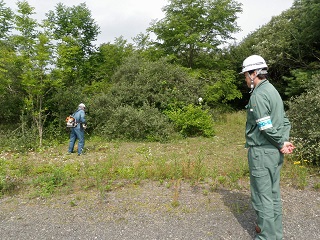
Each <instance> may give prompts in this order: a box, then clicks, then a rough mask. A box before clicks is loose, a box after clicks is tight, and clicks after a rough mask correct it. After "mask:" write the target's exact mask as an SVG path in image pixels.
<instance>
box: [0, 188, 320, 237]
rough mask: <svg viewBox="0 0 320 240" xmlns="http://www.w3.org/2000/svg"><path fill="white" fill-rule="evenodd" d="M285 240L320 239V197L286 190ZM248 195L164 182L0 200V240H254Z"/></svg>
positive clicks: (283, 194)
mask: <svg viewBox="0 0 320 240" xmlns="http://www.w3.org/2000/svg"><path fill="white" fill-rule="evenodd" d="M282 198H283V214H284V235H285V238H284V239H297V240H303V239H306V240H316V239H320V237H319V236H320V234H319V226H320V192H316V191H312V190H303V191H301V190H296V189H293V188H288V187H286V188H282ZM254 221H255V214H254V212H253V210H252V208H251V204H250V196H249V191H247V190H237V191H236V190H233V191H230V190H221V189H220V190H214V191H210V189H208V188H207V187H206V186H203V185H201V186H199V185H198V186H190V184H186V183H182V184H180V185H179V187H176V188H175V187H174V186H173V185H171V186H168V185H165V184H162V185H160V184H159V183H158V182H145V183H141V184H139V185H137V186H126V187H122V188H119V189H117V190H114V191H111V192H107V193H104V194H102V195H101V194H100V193H97V191H89V192H82V193H77V194H76V195H68V196H60V197H55V198H54V199H32V200H29V199H28V198H23V197H17V196H15V197H5V198H2V199H0V239H3V240H11V239H12V240H27V239H110V240H125V239H128V240H129V239H130V240H136V239H137V240H138V239H146V240H151V239H154V240H156V239H157V240H164V239H170V240H172V239H179V240H188V239H190V240H200V239H203V240H204V239H223V240H226V239H253V237H254Z"/></svg>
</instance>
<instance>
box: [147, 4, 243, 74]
mask: <svg viewBox="0 0 320 240" xmlns="http://www.w3.org/2000/svg"><path fill="white" fill-rule="evenodd" d="M163 10H164V12H165V17H164V18H163V19H162V20H160V21H157V22H154V23H153V24H152V25H151V27H150V28H149V29H148V31H150V32H153V33H154V34H155V35H156V37H157V41H156V45H157V46H159V47H160V48H162V49H164V51H165V53H166V54H168V55H174V56H175V57H176V58H177V59H178V60H179V61H180V62H181V63H182V64H183V65H184V66H186V67H190V68H193V67H197V66H194V63H195V59H197V57H198V56H199V54H200V53H201V52H205V53H210V52H212V51H215V50H217V48H218V46H219V45H221V44H223V43H225V41H226V40H228V39H230V38H231V34H232V33H234V32H236V31H237V30H238V29H239V28H238V26H237V24H236V22H235V21H236V19H237V16H236V14H237V13H239V12H241V8H240V4H239V3H237V2H235V1H233V0H170V1H169V5H167V6H165V7H164V8H163Z"/></svg>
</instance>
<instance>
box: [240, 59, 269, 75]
mask: <svg viewBox="0 0 320 240" xmlns="http://www.w3.org/2000/svg"><path fill="white" fill-rule="evenodd" d="M263 68H268V66H267V64H266V61H265V60H264V59H263V58H262V57H261V56H259V55H251V56H250V57H247V58H246V59H245V60H244V61H243V64H242V72H241V73H239V74H243V73H245V72H248V71H251V70H256V69H263Z"/></svg>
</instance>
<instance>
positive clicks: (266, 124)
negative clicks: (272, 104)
mask: <svg viewBox="0 0 320 240" xmlns="http://www.w3.org/2000/svg"><path fill="white" fill-rule="evenodd" d="M256 122H257V125H258V127H259V130H260V131H262V130H266V129H269V128H272V127H273V125H272V121H271V117H270V116H267V117H264V118H260V119H258V120H256Z"/></svg>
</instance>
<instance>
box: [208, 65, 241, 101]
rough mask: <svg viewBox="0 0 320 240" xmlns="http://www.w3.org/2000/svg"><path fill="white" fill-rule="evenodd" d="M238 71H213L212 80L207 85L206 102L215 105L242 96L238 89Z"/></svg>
mask: <svg viewBox="0 0 320 240" xmlns="http://www.w3.org/2000/svg"><path fill="white" fill-rule="evenodd" d="M235 76H236V73H235V72H234V71H232V70H226V71H221V72H220V73H211V76H209V77H211V78H212V79H210V80H209V81H210V82H212V83H210V84H208V85H207V86H205V88H204V89H205V90H204V91H205V99H204V100H205V102H206V103H207V104H208V105H209V106H215V105H217V104H220V103H227V102H229V101H231V100H234V99H236V98H238V99H239V98H241V97H242V94H241V92H240V91H239V90H238V89H237V86H236V84H235V82H236V77H235Z"/></svg>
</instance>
